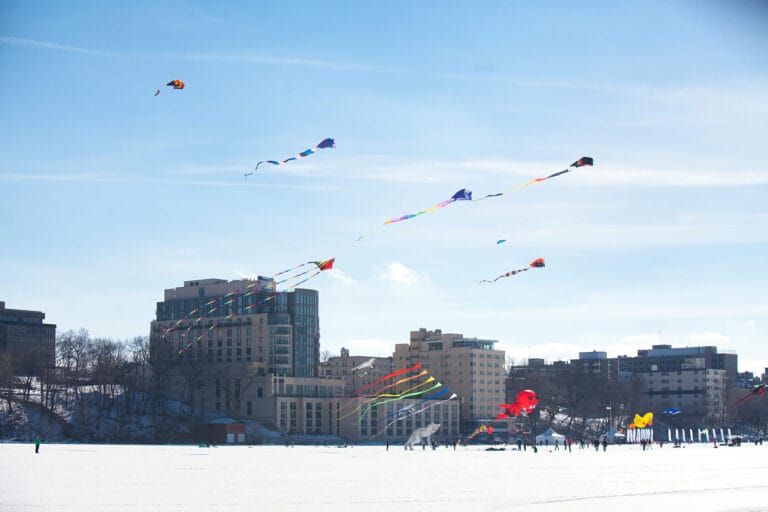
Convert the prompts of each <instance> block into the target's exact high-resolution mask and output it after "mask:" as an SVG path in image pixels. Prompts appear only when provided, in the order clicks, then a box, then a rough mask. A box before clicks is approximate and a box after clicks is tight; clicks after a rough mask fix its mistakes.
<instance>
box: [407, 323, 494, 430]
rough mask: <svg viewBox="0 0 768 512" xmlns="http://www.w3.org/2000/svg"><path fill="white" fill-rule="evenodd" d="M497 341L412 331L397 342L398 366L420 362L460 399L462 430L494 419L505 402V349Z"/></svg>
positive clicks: (422, 329) (437, 331) (460, 335)
mask: <svg viewBox="0 0 768 512" xmlns="http://www.w3.org/2000/svg"><path fill="white" fill-rule="evenodd" d="M496 342H497V341H496V340H483V339H478V338H465V337H464V335H463V334H454V333H443V332H442V331H441V330H440V329H436V330H434V331H428V330H427V329H424V328H421V329H419V330H418V331H411V337H410V343H398V344H397V345H395V355H394V362H395V367H396V368H404V367H406V366H409V365H413V364H415V363H421V364H422V367H423V368H425V369H427V370H428V371H429V373H430V375H432V376H434V377H435V379H437V380H438V381H440V382H441V383H443V384H444V385H445V386H447V387H448V388H449V389H450V390H451V391H452V392H453V393H456V394H457V395H459V398H460V399H461V409H460V418H461V423H462V425H461V429H462V430H463V431H468V430H471V429H474V428H475V427H477V426H479V425H480V424H483V423H489V422H491V421H493V420H494V419H495V417H496V416H497V415H498V413H499V412H501V409H499V404H501V403H504V351H503V350H495V349H494V348H493V345H494V344H495V343H496Z"/></svg>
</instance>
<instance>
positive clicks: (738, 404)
mask: <svg viewBox="0 0 768 512" xmlns="http://www.w3.org/2000/svg"><path fill="white" fill-rule="evenodd" d="M758 395H760V396H763V395H765V384H760V385H759V386H755V388H754V389H753V390H752V391H750V392H749V393H747V394H746V395H745V396H744V397H743V398H741V399H739V401H738V402H736V403H735V404H734V405H733V407H731V408H730V409H728V411H727V412H731V411H733V410H734V409H736V408H737V407H741V404H743V403H744V402H746V401H747V400H749V399H750V398H752V397H753V396H758Z"/></svg>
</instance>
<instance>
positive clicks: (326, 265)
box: [272, 258, 336, 290]
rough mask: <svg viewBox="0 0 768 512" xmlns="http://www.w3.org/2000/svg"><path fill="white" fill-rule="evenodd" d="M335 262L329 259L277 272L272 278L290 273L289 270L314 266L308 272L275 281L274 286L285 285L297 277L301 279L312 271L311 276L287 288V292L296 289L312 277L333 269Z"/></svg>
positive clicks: (309, 262) (334, 259)
mask: <svg viewBox="0 0 768 512" xmlns="http://www.w3.org/2000/svg"><path fill="white" fill-rule="evenodd" d="M335 262H336V258H331V259H329V260H323V261H308V262H306V263H302V264H301V265H296V266H295V267H291V268H289V269H285V270H283V271H282V272H278V273H277V274H275V275H273V276H272V278H275V277H277V276H280V275H283V274H286V273H288V272H290V271H291V270H297V269H300V268H303V267H306V266H309V265H314V266H315V268H311V269H309V270H305V271H303V272H299V273H298V274H296V275H293V276H291V277H286V278H285V279H283V280H281V281H275V284H282V283H286V282H288V281H291V280H292V279H295V278H297V277H301V276H304V275H307V274H309V273H310V272H312V271H314V273H313V274H311V275H310V276H309V277H307V278H305V279H302V280H301V281H299V282H298V283H295V284H292V285H291V286H289V287H288V290H290V289H293V288H296V287H297V286H299V285H300V284H302V283H306V282H307V281H309V280H310V279H312V278H313V277H317V276H318V275H320V272H323V271H325V270H331V269H332V268H333V264H334V263H335Z"/></svg>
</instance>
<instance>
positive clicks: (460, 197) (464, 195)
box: [357, 188, 472, 242]
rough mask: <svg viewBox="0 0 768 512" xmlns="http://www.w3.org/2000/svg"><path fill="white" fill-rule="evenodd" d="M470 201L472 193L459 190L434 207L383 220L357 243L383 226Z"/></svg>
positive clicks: (358, 239) (360, 237)
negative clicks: (452, 204) (456, 203)
mask: <svg viewBox="0 0 768 512" xmlns="http://www.w3.org/2000/svg"><path fill="white" fill-rule="evenodd" d="M471 200H472V191H470V190H467V189H465V188H462V189H461V190H459V191H458V192H456V193H455V194H453V196H451V197H450V199H446V200H445V201H440V202H439V203H437V204H436V205H434V206H430V207H429V208H427V209H426V210H421V211H419V212H416V213H409V214H406V215H402V216H400V217H394V218H391V219H388V220H385V221H384V223H383V224H382V225H381V226H378V227H377V228H374V229H372V230H371V231H368V232H367V233H365V234H363V235H361V236H359V237H357V241H358V242H359V241H360V240H362V239H363V238H366V237H368V236H370V235H372V234H373V233H375V232H376V231H378V230H379V229H381V228H383V227H384V226H387V225H389V224H394V223H395V222H402V221H404V220H408V219H412V218H414V217H418V216H419V215H424V214H425V213H429V212H433V211H435V210H439V209H441V208H445V207H446V206H448V205H449V204H451V203H455V202H456V201H471Z"/></svg>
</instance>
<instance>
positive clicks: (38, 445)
mask: <svg viewBox="0 0 768 512" xmlns="http://www.w3.org/2000/svg"><path fill="white" fill-rule="evenodd" d="M41 442H42V441H40V436H35V453H40V443H41Z"/></svg>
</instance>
